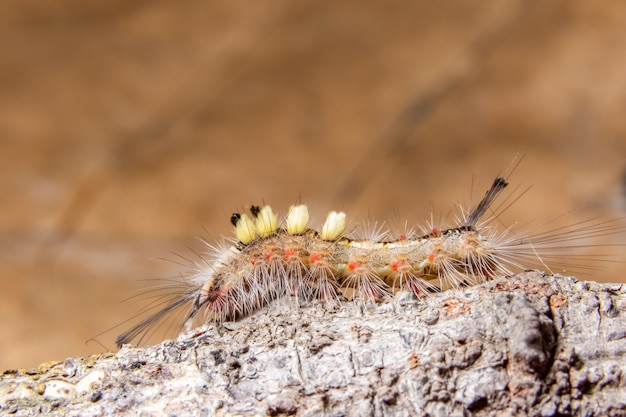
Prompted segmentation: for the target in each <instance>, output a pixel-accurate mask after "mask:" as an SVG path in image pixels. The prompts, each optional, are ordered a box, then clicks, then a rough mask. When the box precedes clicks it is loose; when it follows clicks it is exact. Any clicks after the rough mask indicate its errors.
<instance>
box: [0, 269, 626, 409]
mask: <svg viewBox="0 0 626 417" xmlns="http://www.w3.org/2000/svg"><path fill="white" fill-rule="evenodd" d="M624 289H625V288H624V286H622V285H621V284H598V283H594V282H580V281H578V280H576V279H575V278H572V277H562V276H552V275H548V274H544V273H541V272H527V273H524V274H521V275H518V276H514V277H508V278H504V279H500V280H497V281H493V282H489V283H485V284H482V285H477V286H473V287H469V288H463V289H458V290H450V291H447V292H445V293H442V294H437V295H433V296H432V297H429V298H427V299H426V300H414V299H412V298H411V297H407V296H406V295H405V296H404V297H396V299H395V300H394V301H390V302H386V303H381V304H376V305H374V304H363V303H359V302H344V303H340V304H335V305H327V304H326V305H325V304H323V303H321V302H312V303H307V304H306V305H302V306H300V307H296V306H295V303H296V301H294V300H286V301H283V302H280V303H277V304H274V305H272V306H270V307H269V308H267V309H265V310H262V311H259V312H258V313H257V314H255V315H254V316H252V317H248V318H246V319H243V320H241V321H239V322H231V323H223V324H216V323H211V324H208V325H206V326H203V327H201V328H199V329H196V330H195V331H191V332H188V333H186V334H183V335H181V336H180V337H179V338H178V339H177V340H174V341H165V342H163V343H161V344H160V345H157V346H149V347H144V348H131V347H130V346H126V347H124V348H122V349H121V350H120V351H119V352H118V353H116V354H112V353H111V354H101V355H94V356H92V357H89V358H73V359H67V360H66V361H65V362H63V363H49V364H44V365H42V366H41V367H40V368H39V369H33V370H16V371H6V372H4V374H3V375H2V379H1V382H0V413H1V414H3V415H15V416H31V415H36V414H38V413H44V414H47V415H63V416H79V415H80V416H108V415H113V414H115V415H145V416H150V415H181V416H182V415H231V414H244V415H249V414H260V415H299V416H318V415H325V416H342V415H359V416H388V415H394V416H414V415H428V416H464V415H476V416H492V415H493V416H496V415H497V416H502V415H533V416H554V415H583V416H625V415H626V386H625V385H626V318H625V310H626V296H625V294H624Z"/></svg>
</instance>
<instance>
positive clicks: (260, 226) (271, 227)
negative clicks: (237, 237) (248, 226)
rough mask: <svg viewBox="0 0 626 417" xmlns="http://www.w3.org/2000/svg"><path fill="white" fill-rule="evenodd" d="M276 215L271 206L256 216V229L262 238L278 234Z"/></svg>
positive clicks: (264, 208)
mask: <svg viewBox="0 0 626 417" xmlns="http://www.w3.org/2000/svg"><path fill="white" fill-rule="evenodd" d="M277 223H278V221H277V219H276V213H274V212H273V211H272V208H271V207H270V206H265V207H263V208H262V209H261V210H260V211H259V214H257V216H256V229H257V231H258V233H259V236H261V237H267V236H269V235H271V234H272V233H274V232H276V229H277V228H278V226H277Z"/></svg>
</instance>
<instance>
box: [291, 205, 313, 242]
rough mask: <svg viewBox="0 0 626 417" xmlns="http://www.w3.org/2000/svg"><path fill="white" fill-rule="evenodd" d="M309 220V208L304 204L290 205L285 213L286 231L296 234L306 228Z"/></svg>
mask: <svg viewBox="0 0 626 417" xmlns="http://www.w3.org/2000/svg"><path fill="white" fill-rule="evenodd" d="M308 222H309V209H308V208H307V206H305V205H304V204H301V205H299V206H291V207H290V208H289V214H288V215H287V233H289V234H290V235H298V234H300V233H302V232H304V230H305V229H306V225H307V223H308Z"/></svg>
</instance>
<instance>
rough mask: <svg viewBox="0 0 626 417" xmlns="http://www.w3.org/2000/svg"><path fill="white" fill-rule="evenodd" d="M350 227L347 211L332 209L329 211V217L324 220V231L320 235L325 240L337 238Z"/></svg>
mask: <svg viewBox="0 0 626 417" xmlns="http://www.w3.org/2000/svg"><path fill="white" fill-rule="evenodd" d="M347 227H348V221H347V219H346V213H344V212H340V213H337V212H336V211H331V212H330V213H328V217H327V218H326V222H324V226H323V227H322V233H320V236H321V237H322V239H324V240H335V239H338V238H339V237H340V236H341V235H342V234H343V232H345V231H346V228H347Z"/></svg>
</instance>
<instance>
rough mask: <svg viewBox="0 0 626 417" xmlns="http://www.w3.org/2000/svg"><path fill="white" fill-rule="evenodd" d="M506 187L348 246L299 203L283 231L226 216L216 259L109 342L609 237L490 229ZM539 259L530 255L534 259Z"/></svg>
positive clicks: (475, 278)
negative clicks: (176, 319)
mask: <svg viewBox="0 0 626 417" xmlns="http://www.w3.org/2000/svg"><path fill="white" fill-rule="evenodd" d="M507 185H508V183H507V181H506V179H505V178H503V177H497V178H496V179H495V180H494V181H493V183H492V185H491V187H490V188H489V190H488V191H487V192H486V194H485V195H484V197H483V198H482V200H481V201H480V202H479V203H478V204H477V205H476V206H475V207H474V208H473V209H471V210H470V211H469V212H464V213H462V215H461V219H460V220H459V221H458V225H457V226H456V227H453V228H449V229H445V230H438V229H437V228H434V227H433V228H431V229H430V230H427V231H424V233H423V234H421V235H418V234H416V233H414V232H410V233H405V234H401V235H400V236H398V237H397V238H396V239H388V240H387V239H384V238H385V235H381V236H379V237H377V238H375V239H363V240H358V239H352V238H350V237H348V236H346V235H345V232H346V229H347V221H346V215H345V213H343V212H334V211H333V212H330V213H329V214H328V217H327V219H326V221H325V223H324V224H323V226H322V228H321V229H320V230H319V231H316V230H314V229H311V228H309V227H308V223H309V213H308V209H307V207H306V206H304V205H297V206H292V207H291V208H290V209H289V212H288V214H287V216H286V218H285V220H284V222H283V223H279V221H278V217H277V215H276V214H275V213H274V211H273V210H272V208H271V207H270V206H264V207H258V206H252V207H251V209H250V215H248V214H245V213H243V214H240V213H235V214H233V215H232V217H231V223H232V224H233V226H234V228H235V236H236V240H231V241H230V242H229V243H230V244H228V243H227V244H225V245H222V246H221V247H213V246H211V245H209V246H210V247H212V248H213V249H214V252H215V255H214V256H213V257H212V258H211V259H209V260H206V261H204V263H203V265H200V266H199V267H198V270H197V271H196V273H194V274H193V275H192V276H191V277H190V279H189V282H187V283H185V286H184V287H183V289H182V291H179V293H177V294H176V295H175V297H176V298H174V299H171V300H170V301H168V303H167V304H166V305H165V306H164V307H162V308H161V309H160V310H158V311H156V312H155V313H154V314H152V315H150V316H149V317H147V318H146V319H144V320H143V321H141V322H139V323H138V324H136V325H135V326H134V327H132V328H130V329H129V330H127V331H126V332H124V333H122V334H121V335H119V336H118V338H117V340H116V343H117V345H118V346H122V345H123V344H126V343H129V342H130V341H132V340H133V339H135V338H137V337H139V336H142V335H144V334H145V333H146V332H147V331H149V329H150V328H151V327H152V326H153V325H154V324H155V323H157V322H159V321H160V320H161V319H162V318H163V317H165V316H167V315H169V314H170V313H172V312H174V311H176V310H179V309H185V308H186V309H187V310H186V313H185V320H184V322H185V324H186V326H187V327H189V326H190V325H191V323H192V321H193V320H194V318H196V317H197V316H204V317H205V319H207V320H217V321H224V320H233V319H237V318H241V317H244V316H246V315H249V314H251V313H252V312H254V311H256V310H258V309H259V308H261V307H263V306H265V305H267V304H268V303H270V302H272V301H273V300H276V299H279V298H281V297H283V296H285V295H296V296H298V297H302V298H303V299H314V298H321V299H324V300H331V299H341V298H343V297H342V291H345V290H346V289H350V290H353V291H354V292H355V294H356V296H357V297H359V298H360V299H363V300H370V301H376V300H380V299H382V298H385V297H388V296H392V295H393V294H394V293H395V292H397V291H409V292H412V293H413V294H415V295H416V296H417V297H422V296H424V295H426V294H428V293H430V292H438V291H441V290H445V289H447V288H451V287H456V286H459V285H471V284H476V283H480V282H483V281H485V280H489V279H494V278H497V277H501V276H505V275H509V274H512V273H513V272H515V271H519V270H523V269H527V268H528V267H530V266H533V265H535V266H536V265H543V266H546V267H547V265H546V264H545V263H544V260H545V261H558V260H559V259H561V258H562V257H564V255H566V254H567V253H566V252H564V253H562V252H561V251H567V250H568V249H572V248H574V247H577V246H578V243H577V241H576V240H577V239H579V238H582V237H593V236H600V235H607V234H610V233H615V232H616V230H621V229H620V228H619V227H618V228H616V227H615V224H614V223H613V222H611V221H609V222H595V223H594V222H593V221H591V222H584V223H578V224H575V225H572V226H571V227H569V228H561V229H557V230H554V231H551V232H547V233H543V234H538V235H535V236H528V235H519V234H516V233H514V232H512V231H511V230H510V229H506V230H504V231H498V230H496V228H495V227H493V226H492V225H491V223H492V222H493V220H494V219H496V218H497V214H492V215H490V216H487V215H486V214H487V212H488V211H490V210H491V206H492V203H493V202H494V200H495V199H496V198H497V197H498V196H499V194H500V193H501V191H502V190H503V189H504V188H505V187H506V186H507ZM544 251H545V252H546V253H545V254H543V255H542V256H541V257H540V256H539V253H543V252H544Z"/></svg>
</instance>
